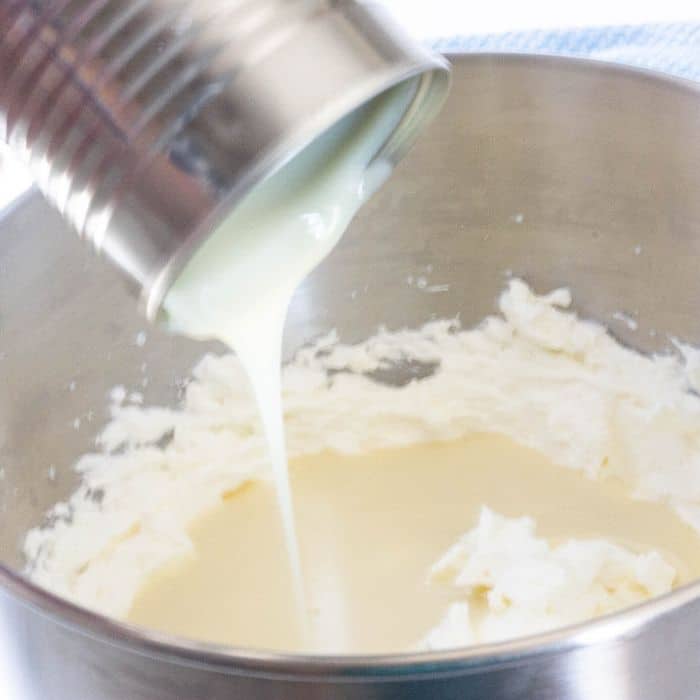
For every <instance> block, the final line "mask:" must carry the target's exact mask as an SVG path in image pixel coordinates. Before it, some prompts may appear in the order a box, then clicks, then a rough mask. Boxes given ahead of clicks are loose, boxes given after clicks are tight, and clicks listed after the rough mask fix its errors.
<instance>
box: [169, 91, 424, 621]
mask: <svg viewBox="0 0 700 700" xmlns="http://www.w3.org/2000/svg"><path fill="white" fill-rule="evenodd" d="M415 89H416V85H415V83H414V82H413V81H408V82H406V83H403V84H401V85H399V86H398V87H396V88H393V89H392V90H390V91H388V92H387V93H385V94H384V95H382V96H380V97H379V98H376V99H375V100H373V101H372V102H370V103H369V104H367V105H366V106H364V107H361V108H360V109H358V110H356V111H355V112H353V113H352V114H350V115H349V116H347V117H345V118H344V119H343V120H342V121H341V122H340V123H339V124H337V125H336V126H334V127H332V128H331V129H330V130H329V131H328V132H327V133H325V134H324V135H322V136H321V137H320V138H319V139H318V140H316V141H315V142H314V143H313V144H312V145H310V146H309V147H308V148H306V149H305V150H304V151H303V152H302V153H301V154H300V155H299V156H297V157H296V158H294V159H293V160H292V161H291V162H289V163H288V164H287V165H286V166H284V167H282V168H281V169H280V170H279V171H278V172H277V173H275V174H274V175H272V176H271V177H270V178H269V179H268V180H267V181H265V182H264V183H262V184H261V185H260V186H258V187H257V188H256V189H255V190H254V191H253V192H252V193H251V194H250V195H249V196H248V197H247V198H246V199H245V201H244V202H243V203H242V204H241V206H239V207H238V208H237V209H236V210H235V212H234V213H233V214H232V215H231V216H230V217H229V218H228V219H226V220H225V221H224V222H223V223H222V224H221V226H220V227H219V228H218V229H217V230H216V231H215V232H214V233H213V234H212V235H211V236H210V237H209V238H208V239H207V241H206V242H205V243H204V244H203V245H202V246H201V248H200V249H199V250H198V251H197V253H196V254H195V255H194V257H193V258H192V259H191V261H190V262H189V263H188V265H187V266H186V268H185V269H184V271H183V272H182V274H181V275H180V277H179V278H178V279H177V281H176V282H175V284H174V285H173V287H172V288H171V290H170V291H169V293H168V295H167V297H166V298H165V301H164V304H163V308H164V311H165V313H166V315H167V322H168V325H169V327H170V328H171V329H172V330H174V331H177V332H180V333H182V334H184V335H188V336H190V337H193V338H200V339H212V338H215V339H218V340H221V341H223V342H224V343H226V344H227V345H228V346H229V347H231V348H232V349H233V350H234V351H235V352H236V354H237V355H238V357H239V359H240V361H241V363H242V365H243V367H244V369H245V371H246V373H247V375H248V377H249V380H250V384H251V387H252V391H253V395H254V396H255V400H256V402H257V406H258V410H259V413H260V418H261V422H262V426H263V430H264V433H265V437H266V441H267V447H268V452H269V458H270V463H271V465H272V474H273V477H274V481H275V486H276V493H277V501H278V507H279V511H280V514H281V517H282V521H283V526H284V534H285V541H286V547H287V553H288V559H289V564H290V567H291V569H292V575H293V581H294V585H295V590H294V595H295V597H296V601H297V607H298V609H299V610H303V609H304V590H303V577H302V571H301V564H300V555H299V547H298V542H297V537H296V530H295V524H294V509H293V504H292V496H291V491H290V483H289V474H288V468H287V455H286V450H285V442H284V420H283V406H282V401H281V384H280V378H281V347H282V335H283V330H284V322H285V318H286V314H287V309H288V306H289V302H290V301H291V298H292V295H293V294H294V291H295V290H296V288H297V286H298V285H299V284H300V283H301V282H302V280H303V279H304V278H305V277H306V275H307V274H308V273H309V272H311V270H312V269H313V268H314V267H316V265H318V263H320V262H321V261H322V260H323V259H324V258H325V257H326V256H327V255H328V254H329V253H330V251H331V250H332V248H333V247H334V246H335V244H336V243H337V242H338V240H339V239H340V237H341V236H342V235H343V232H344V231H345V230H346V228H347V226H348V224H349V223H350V221H351V220H352V218H353V216H354V215H355V213H356V212H357V210H358V209H359V208H360V207H361V205H362V204H363V203H364V202H365V201H366V200H367V199H368V198H369V197H370V196H371V195H372V194H373V193H374V192H375V191H376V190H377V189H378V188H379V187H380V186H381V184H382V183H383V182H384V181H385V179H386V178H387V177H388V175H389V173H390V171H391V168H390V166H389V165H388V163H386V162H385V161H383V160H382V159H381V158H376V156H377V153H379V152H380V150H381V147H382V145H383V144H384V142H385V141H386V140H387V138H388V137H389V136H390V134H391V133H392V132H393V130H394V129H395V127H396V125H397V123H398V122H399V120H400V119H401V118H402V116H403V115H404V114H405V112H406V109H407V107H408V105H409V104H410V102H411V100H412V99H413V97H414V93H415Z"/></svg>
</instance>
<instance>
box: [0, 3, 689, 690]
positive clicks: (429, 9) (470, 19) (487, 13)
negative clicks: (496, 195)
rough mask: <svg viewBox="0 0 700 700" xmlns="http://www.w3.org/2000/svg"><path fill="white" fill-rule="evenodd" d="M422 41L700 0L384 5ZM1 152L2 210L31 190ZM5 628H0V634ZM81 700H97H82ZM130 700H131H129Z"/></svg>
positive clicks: (632, 17)
mask: <svg viewBox="0 0 700 700" xmlns="http://www.w3.org/2000/svg"><path fill="white" fill-rule="evenodd" d="M380 2H381V3H382V4H384V5H386V6H387V7H388V8H389V9H390V10H391V11H392V12H393V13H394V14H395V15H396V16H397V17H398V18H399V19H400V21H401V22H402V23H403V24H404V25H405V26H406V28H407V29H408V30H409V32H410V33H411V34H413V35H414V36H415V37H416V38H419V39H434V38H439V37H445V36H455V35H458V34H482V33H490V32H505V31H517V30H522V29H537V28H540V29H546V28H549V29H551V28H567V27H577V26H586V25H588V26H600V25H606V24H638V23H640V24H641V23H646V22H676V21H689V20H699V19H700V0H658V1H655V2H652V1H650V0H583V1H576V0H569V1H568V2H567V0H485V1H483V0H482V1H481V2H470V1H469V0H380ZM4 163H5V164H4V167H3V156H2V152H0V208H1V207H2V206H3V204H4V203H6V202H7V201H9V200H11V199H12V198H13V197H14V196H16V195H17V194H18V193H19V192H21V191H22V190H23V189H24V188H25V187H26V181H24V180H23V179H22V177H21V171H18V170H17V169H16V166H13V165H12V164H11V161H9V162H8V161H7V160H6V159H5V161H4ZM1 631H2V626H1V625H0V632H1ZM13 666H14V664H13V663H12V654H11V645H10V644H8V642H7V640H5V642H4V644H3V639H2V638H0V698H2V700H24V698H25V697H26V696H25V695H24V694H23V693H22V692H21V689H20V687H19V685H17V684H16V683H13V682H12V681H13V679H12V673H11V669H12V668H13ZM79 700H98V699H97V698H95V699H93V698H80V699H79ZM125 700H128V699H127V698H125Z"/></svg>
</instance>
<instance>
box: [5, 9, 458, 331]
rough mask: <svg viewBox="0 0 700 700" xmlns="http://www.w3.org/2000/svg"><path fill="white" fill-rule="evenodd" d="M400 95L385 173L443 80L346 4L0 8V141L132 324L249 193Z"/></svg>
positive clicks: (439, 64) (438, 64)
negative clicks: (127, 284) (122, 286)
mask: <svg viewBox="0 0 700 700" xmlns="http://www.w3.org/2000/svg"><path fill="white" fill-rule="evenodd" d="M412 78H415V79H416V80H417V85H416V91H415V94H414V97H413V101H412V103H411V104H410V105H409V106H408V108H407V109H406V111H405V113H404V115H403V119H401V120H400V122H399V123H398V126H397V128H396V131H395V133H394V134H393V135H392V137H391V138H390V139H389V141H388V142H387V143H386V144H385V146H384V147H383V149H382V153H381V156H382V157H383V158H386V159H387V160H388V161H389V162H390V163H394V162H396V161H397V160H398V159H399V158H400V157H401V155H402V154H403V153H404V152H405V150H406V149H407V147H408V146H409V145H410V143H411V142H412V141H413V139H414V137H415V136H416V134H417V133H418V131H419V130H420V128H421V126H422V125H423V123H424V122H425V121H426V120H428V119H429V118H430V117H431V116H433V115H434V114H435V113H436V112H437V110H438V108H439V106H440V105H441V104H442V102H443V100H444V97H445V95H446V90H447V85H448V68H447V63H446V62H445V61H444V60H443V59H442V58H441V57H439V56H436V55H433V54H431V53H430V52H428V51H426V50H424V49H422V48H421V47H420V46H418V45H417V44H415V43H414V42H412V41H409V40H408V39H406V38H405V37H404V36H403V35H402V34H401V32H400V31H399V30H398V29H397V28H396V27H395V26H394V25H393V24H392V23H391V22H390V21H389V19H388V18H387V17H386V16H384V15H383V14H381V13H380V11H379V10H378V9H373V8H371V7H367V6H364V5H361V4H359V3H357V2H355V1H354V0H339V1H335V2H328V0H197V2H189V1H185V0H39V1H36V0H31V1H30V0H23V1H12V2H5V3H3V4H2V5H0V138H3V139H4V140H6V141H7V142H8V143H9V144H10V145H11V146H12V148H13V149H14V150H15V151H16V152H17V153H19V154H20V155H21V156H22V157H23V158H24V160H25V161H26V162H28V163H29V165H30V167H31V171H32V173H33V175H34V177H35V179H36V182H37V183H38V185H39V187H40V189H41V190H42V192H43V193H44V194H45V195H46V196H47V197H48V198H49V199H50V200H51V202H52V203H53V204H54V205H55V206H56V207H57V208H58V210H59V211H60V212H61V213H62V214H63V216H64V217H66V218H67V219H68V220H69V222H70V223H71V224H72V226H73V227H74V228H75V229H76V230H77V231H78V232H79V233H80V235H81V236H83V237H85V238H87V239H89V240H90V241H91V242H92V243H93V244H94V246H95V247H96V248H97V249H98V250H99V251H100V252H102V253H103V254H104V255H106V256H107V257H108V258H110V259H111V260H112V261H113V262H115V263H116V264H117V266H118V267H119V268H120V269H121V270H122V271H123V272H124V273H125V275H126V277H127V278H128V279H129V280H130V281H131V283H132V286H133V288H134V290H135V291H136V293H137V294H138V296H139V297H140V299H141V303H142V308H143V310H144V311H145V313H146V315H147V316H148V317H149V318H152V317H154V316H155V314H156V312H157V310H158V308H159V306H160V303H161V301H162V299H163V297H164V295H165V293H166V291H167V289H168V288H169V286H170V284H171V283H172V282H173V281H174V278H175V277H176V276H177V274H178V272H179V271H180V270H181V269H182V267H183V266H184V264H185V263H186V261H187V260H188V259H189V257H190V256H191V254H192V252H193V251H194V249H195V248H196V246H197V245H198V244H199V243H200V242H201V241H202V240H203V239H204V238H205V237H206V236H207V235H208V234H209V233H210V232H211V231H212V230H213V228H214V227H215V226H216V224H217V223H218V222H219V221H220V220H221V219H222V218H223V217H224V216H225V215H226V214H227V213H228V212H229V211H230V210H231V209H232V208H233V207H235V206H236V203H237V202H238V201H239V200H240V199H241V198H242V197H243V196H244V195H245V194H246V193H247V192H248V191H249V190H250V189H251V188H252V187H254V186H255V184H256V183H258V182H260V181H261V180H263V179H264V178H266V177H267V176H268V175H270V174H271V173H273V172H274V171H275V170H277V169H278V168H279V167H280V166H281V165H283V164H284V163H285V162H286V161H288V160H289V159H290V158H292V157H293V156H294V155H295V154H297V153H298V152H299V151H301V150H302V149H303V148H304V147H305V146H307V145H308V144H310V143H311V142H312V141H314V139H315V138H316V137H318V136H319V135H320V134H321V133H322V132H324V131H325V130H327V129H328V128H330V127H331V126H332V125H333V124H335V123H336V122H337V121H339V120H340V119H341V118H342V117H343V116H345V115H347V114H348V113H350V112H352V111H353V110H355V109H357V108H358V107H360V106H361V105H362V104H364V103H366V102H367V101H369V100H371V99H372V98H374V97H376V96H378V95H379V94H381V93H383V92H385V91H387V90H388V89H390V88H392V87H394V86H395V85H397V84H398V83H401V82H403V81H406V80H409V79H412ZM378 155H379V154H378Z"/></svg>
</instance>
